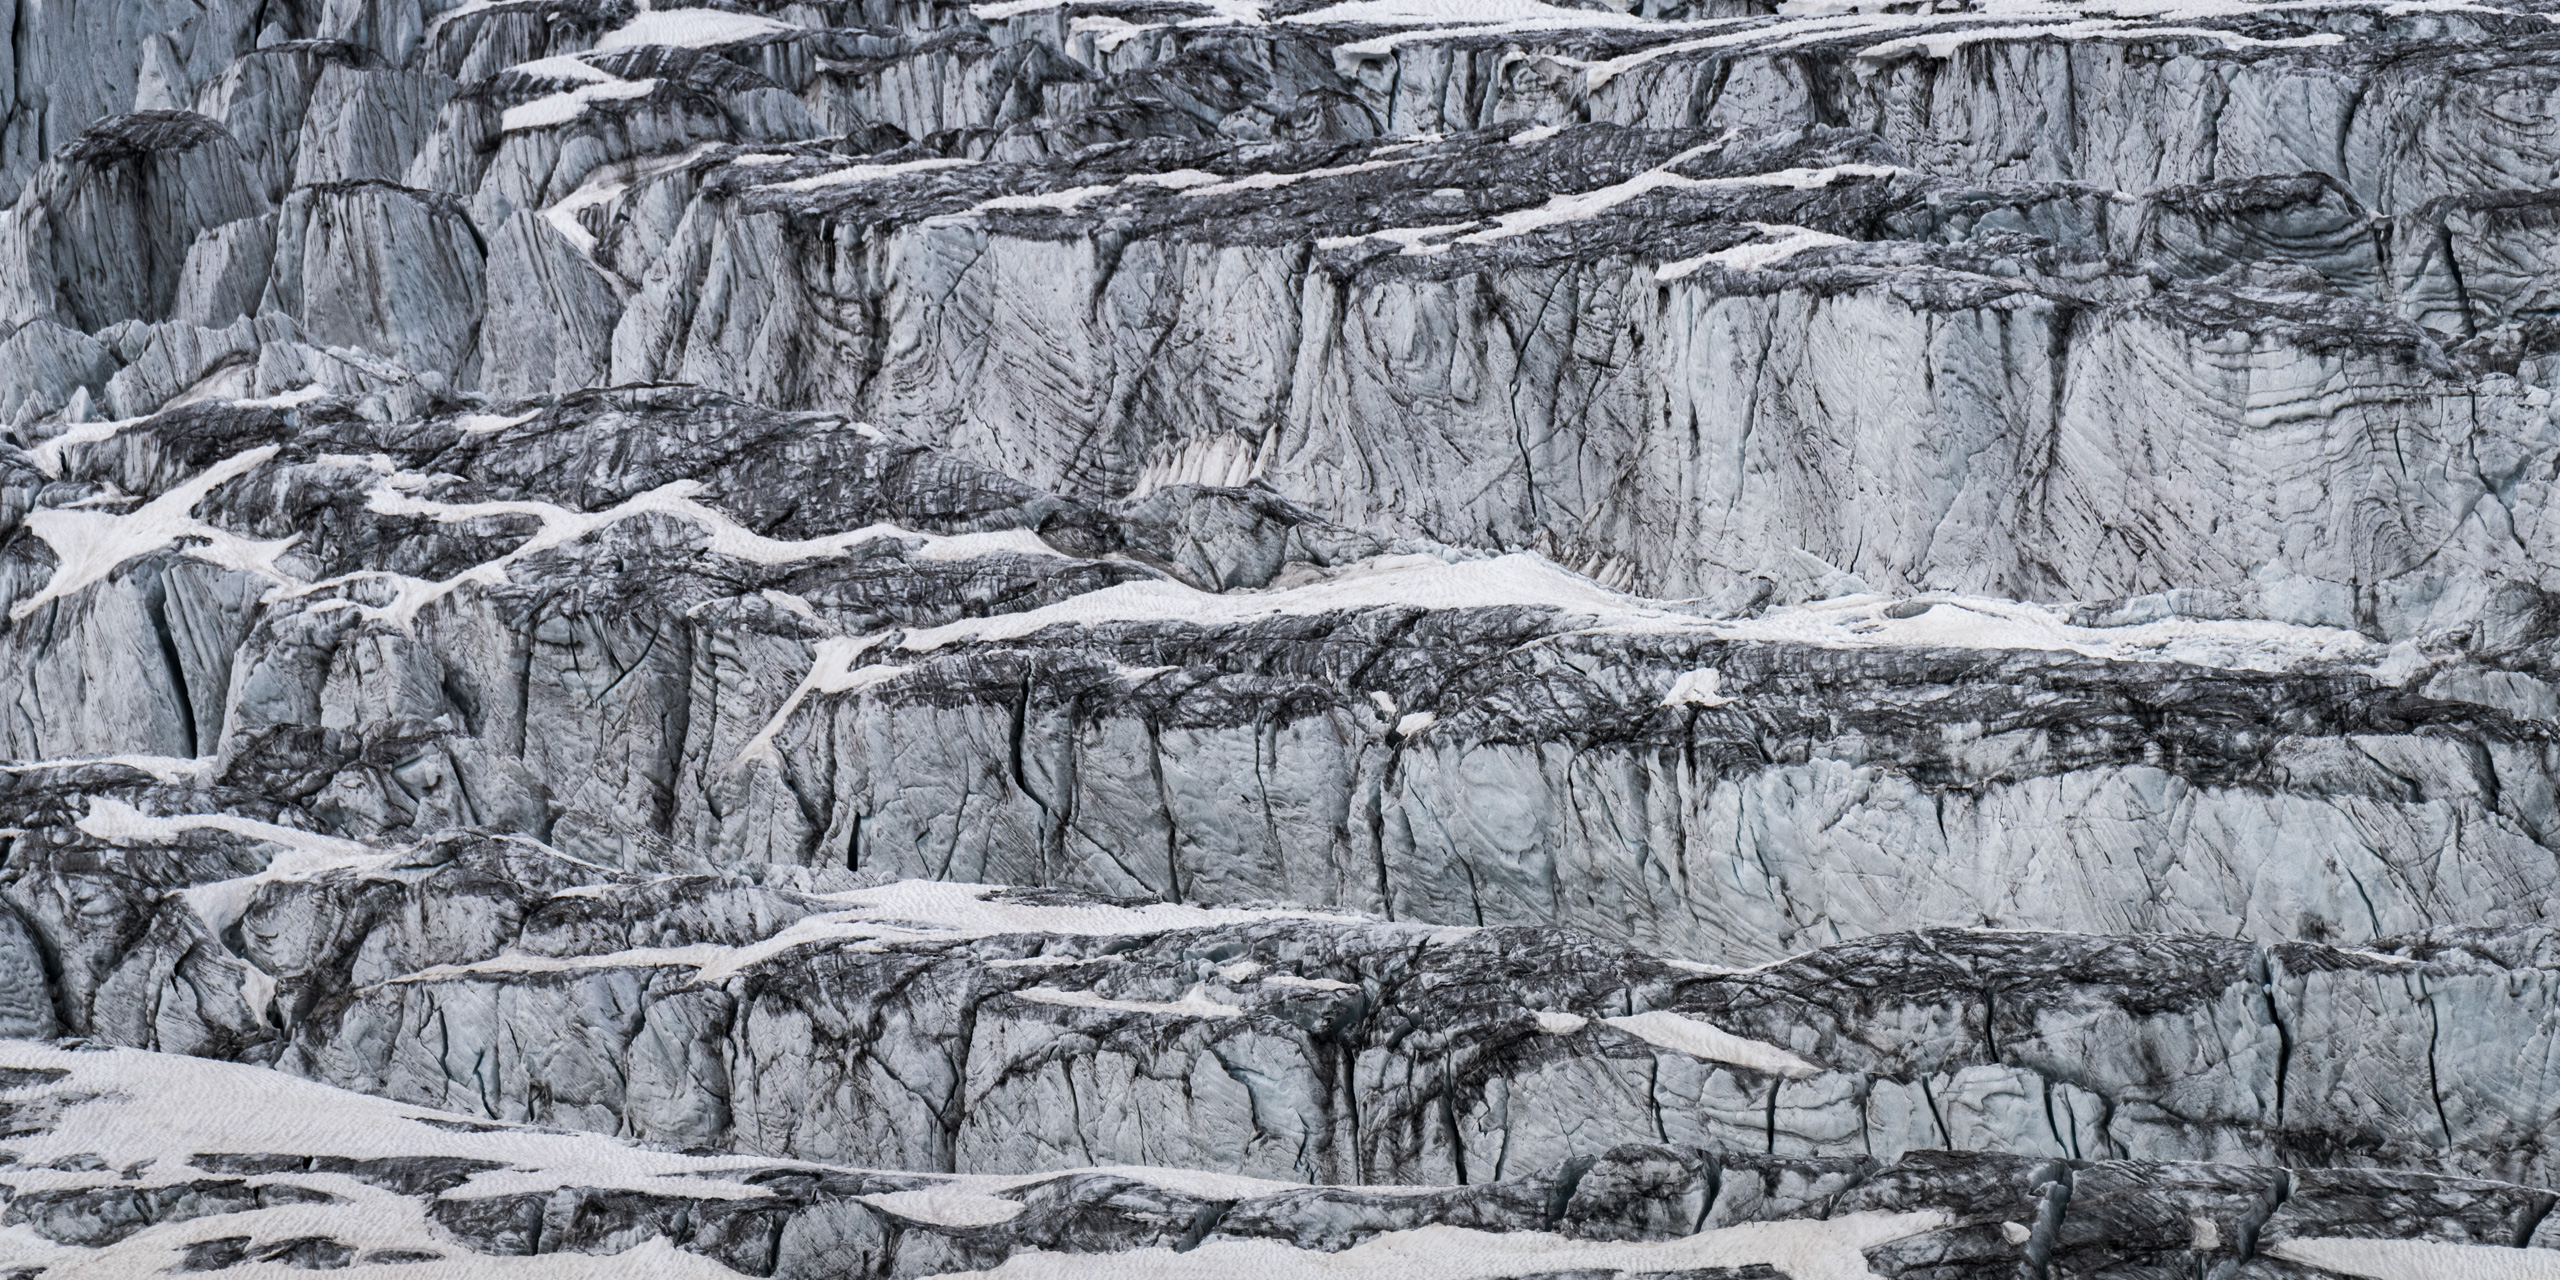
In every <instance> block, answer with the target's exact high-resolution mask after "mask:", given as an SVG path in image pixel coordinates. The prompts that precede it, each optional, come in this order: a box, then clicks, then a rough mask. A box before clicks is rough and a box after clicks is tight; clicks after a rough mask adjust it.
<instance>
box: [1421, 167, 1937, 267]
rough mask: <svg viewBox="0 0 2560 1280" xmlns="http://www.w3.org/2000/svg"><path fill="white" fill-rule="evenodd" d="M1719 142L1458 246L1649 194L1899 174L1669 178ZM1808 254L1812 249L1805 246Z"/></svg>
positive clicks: (1891, 170)
mask: <svg viewBox="0 0 2560 1280" xmlns="http://www.w3.org/2000/svg"><path fill="white" fill-rule="evenodd" d="M1723 146H1724V144H1723V143H1721V142H1712V143H1708V144H1706V145H1704V146H1698V147H1691V148H1690V149H1688V150H1686V151H1683V152H1681V153H1680V154H1679V155H1676V156H1673V157H1672V158H1671V159H1670V160H1668V161H1666V162H1664V163H1663V164H1662V165H1661V167H1659V168H1654V169H1647V170H1645V171H1644V172H1643V173H1639V174H1637V175H1636V176H1634V177H1632V178H1629V179H1627V180H1626V181H1624V182H1619V183H1612V184H1611V185H1609V186H1605V187H1600V188H1597V189H1594V190H1591V191H1581V192H1574V193H1571V194H1567V195H1556V196H1550V197H1548V198H1547V202H1546V203H1545V204H1543V205H1540V206H1538V207H1537V208H1534V209H1517V210H1513V211H1512V212H1510V213H1506V214H1502V215H1500V216H1499V217H1497V218H1495V219H1494V224H1495V225H1493V226H1491V227H1489V228H1487V229H1485V230H1483V231H1478V232H1475V233H1473V234H1470V235H1464V236H1460V237H1458V240H1457V243H1459V244H1491V243H1492V242H1494V241H1496V240H1503V239H1508V238H1510V237H1512V236H1517V235H1526V234H1528V233H1529V232H1532V231H1538V230H1543V229H1545V228H1547V227H1552V226H1559V225H1562V224H1564V223H1567V222H1579V221H1582V220H1583V219H1586V218H1593V217H1597V216H1599V215H1600V214H1602V213H1606V212H1607V211H1609V210H1611V209H1614V208H1616V207H1618V206H1619V205H1622V204H1625V203H1626V202H1628V201H1630V200H1633V199H1635V198H1636V197H1638V196H1641V195H1644V194H1645V193H1647V192H1651V191H1664V190H1681V191H1704V190H1712V189H1716V188H1732V187H1793V188H1795V189H1797V190H1799V191H1803V190H1811V189H1813V188H1815V187H1827V186H1830V185H1831V184H1832V183H1834V182H1837V181H1839V180H1841V179H1843V178H1884V177H1891V176H1892V175H1894V174H1897V173H1900V172H1902V170H1900V169H1898V168H1896V167H1894V166H1892V165H1881V164H1836V165H1830V166H1827V167H1824V168H1820V169H1807V168H1794V169H1780V170H1777V171H1776V172H1773V173H1754V174H1746V175H1742V176H1738V177H1729V178H1691V177H1685V176H1683V175H1681V174H1678V173H1675V172H1673V170H1674V169H1676V168H1678V167H1679V166H1680V165H1682V164H1685V163H1687V162H1688V161H1690V160H1693V159H1696V158H1697V157H1699V156H1702V155H1707V154H1709V153H1711V152H1714V151H1717V150H1720V149H1722V147H1723ZM1805 247H1807V248H1810V247H1812V246H1810V245H1808V246H1805Z"/></svg>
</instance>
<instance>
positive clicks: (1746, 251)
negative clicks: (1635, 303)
mask: <svg viewBox="0 0 2560 1280" xmlns="http://www.w3.org/2000/svg"><path fill="white" fill-rule="evenodd" d="M1751 225H1752V226H1754V227H1756V228H1758V229H1759V230H1760V232H1761V233H1762V234H1763V235H1771V236H1776V237H1777V238H1776V239H1774V240H1755V241H1752V242H1751V243H1749V244H1738V245H1735V246H1733V247H1732V248H1730V249H1719V250H1717V251H1716V252H1714V253H1702V254H1699V255H1698V256H1697V257H1694V258H1683V259H1681V260H1680V261H1678V262H1666V263H1664V264H1662V265H1661V266H1659V267H1656V268H1654V272H1653V278H1654V279H1656V280H1664V281H1668V280H1679V279H1683V278H1685V277H1688V276H1691V275H1695V274H1696V273H1697V271H1698V269H1699V268H1700V267H1705V266H1711V265H1712V266H1718V267H1722V268H1724V269H1725V270H1727V271H1756V270H1759V269H1760V268H1762V267H1766V266H1770V265H1773V264H1775V263H1779V262H1784V261H1786V260H1787V259H1789V258H1792V257H1794V256H1796V255H1797V254H1799V253H1802V252H1804V251H1805V250H1807V249H1819V248H1822V247H1823V246H1825V245H1834V244H1848V243H1849V239H1848V238H1847V237H1846V236H1835V235H1833V234H1831V233H1830V232H1828V231H1815V230H1812V229H1810V228H1807V227H1791V226H1785V225H1782V224H1776V223H1768V222H1755V223H1752V224H1751Z"/></svg>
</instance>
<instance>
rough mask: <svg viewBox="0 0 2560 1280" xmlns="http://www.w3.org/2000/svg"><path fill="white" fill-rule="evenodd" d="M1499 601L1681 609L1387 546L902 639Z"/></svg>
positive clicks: (938, 640) (1645, 613)
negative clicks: (1310, 577) (1212, 587)
mask: <svg viewBox="0 0 2560 1280" xmlns="http://www.w3.org/2000/svg"><path fill="white" fill-rule="evenodd" d="M1498 605H1522V606H1544V607H1554V608H1558V609H1565V610H1571V611H1579V612H1586V613H1591V614H1596V615H1600V616H1603V617H1610V618H1626V619H1629V620H1633V619H1635V618H1637V617H1639V616H1641V617H1644V618H1654V617H1664V618H1669V617H1678V616H1680V615H1672V614H1664V613H1661V612H1660V611H1658V610H1651V609H1646V608H1643V607H1642V606H1640V605H1638V604H1636V603H1635V602H1633V601H1631V600H1630V599H1629V598H1627V597H1624V596H1621V595H1618V594H1617V593H1615V592H1612V591H1610V590H1608V589H1606V588H1604V587H1601V586H1600V585H1598V584H1596V583H1594V582H1592V581H1591V580H1590V579H1587V578H1583V577H1580V576H1578V575H1575V574H1571V573H1567V572H1566V571H1564V570H1563V569H1559V568H1557V567H1556V566H1555V565H1554V564H1553V563H1552V562H1550V561H1548V560H1546V559H1544V558H1542V557H1539V556H1536V555H1533V554H1529V553H1525V552H1523V553H1515V554H1512V555H1507V556H1495V557H1491V558H1488V559H1483V560H1469V561H1465V562H1462V563H1459V564H1449V563H1447V562H1444V561H1441V560H1439V559H1436V558H1434V557H1431V556H1425V555H1412V556H1381V557H1377V558H1375V559H1372V560H1369V561H1366V562H1364V563H1363V564H1361V565H1359V566H1357V567H1354V568H1352V569H1350V570H1347V571H1346V572H1344V573H1342V574H1340V575H1338V576H1336V577H1333V578H1330V579H1327V580H1325V581H1322V582H1316V583H1310V584H1308V585H1305V586H1299V587H1285V588H1279V589H1275V590H1267V591H1230V592H1223V593H1218V594H1211V593H1209V592H1205V591H1200V590H1197V589H1195V588H1192V587H1187V586H1184V585H1182V584H1180V583H1177V582H1165V581H1148V582H1124V583H1121V584H1119V585H1117V586H1111V587H1105V588H1103V589H1102V590H1099V591H1089V592H1086V593H1085V594H1083V595H1080V596H1075V597H1073V598H1071V599H1067V600H1061V601H1059V602H1058V603H1056V604H1052V605H1045V606H1043V607H1041V608H1038V609H1030V610H1025V611H1023V612H1021V613H1008V614H999V615H996V616H993V617H986V618H970V619H965V620H963V621H960V622H955V623H951V624H949V625H947V626H940V627H924V628H919V629H917V630H913V631H910V632H908V633H907V635H906V638H905V639H904V640H903V641H901V642H900V644H899V647H900V648H902V649H906V650H908V651H910V652H929V651H931V650H934V649H939V648H942V647H944V646H945V645H952V644H963V643H968V642H972V641H1005V640H1015V639H1020V638H1021V637H1023V636H1027V635H1031V634H1033V633H1034V632H1038V631H1041V630H1043V629H1045V628H1048V627H1055V626H1090V625H1093V624H1096V623H1103V622H1118V621H1141V620H1150V619H1161V620H1165V621H1180V622H1193V623H1200V624H1218V623H1232V622H1242V621H1247V620H1250V619H1254V618H1267V617H1273V616H1299V617H1303V616H1308V615H1313V614H1321V613H1331V612H1336V611H1340V610H1353V609H1374V608H1382V607H1390V606H1415V607H1420V608H1425V609H1463V608H1477V607H1491V606H1498Z"/></svg>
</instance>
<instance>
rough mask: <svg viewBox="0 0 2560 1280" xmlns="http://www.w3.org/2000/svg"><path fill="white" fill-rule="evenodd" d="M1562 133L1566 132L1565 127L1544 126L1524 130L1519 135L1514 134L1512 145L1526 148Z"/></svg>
mask: <svg viewBox="0 0 2560 1280" xmlns="http://www.w3.org/2000/svg"><path fill="white" fill-rule="evenodd" d="M1562 132H1564V126H1563V125H1560V124H1542V125H1539V126H1537V127H1535V128H1531V129H1523V130H1521V131H1520V132H1518V133H1515V134H1512V135H1511V145H1512V146H1515V147H1525V146H1527V145H1529V144H1530V143H1532V142H1544V141H1546V140H1547V139H1549V138H1552V137H1554V136H1556V135H1557V134H1559V133H1562Z"/></svg>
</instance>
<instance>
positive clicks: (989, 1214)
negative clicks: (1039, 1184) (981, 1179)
mask: <svg viewBox="0 0 2560 1280" xmlns="http://www.w3.org/2000/svg"><path fill="white" fill-rule="evenodd" d="M856 1199H859V1200H861V1201H862V1202H863V1203H864V1204H868V1205H871V1206H874V1207H876V1208H880V1209H886V1210H888V1211H889V1212H891V1213H894V1214H897V1215H898V1216H899V1217H902V1218H912V1219H914V1220H916V1221H918V1222H931V1223H935V1224H937V1225H940V1226H945V1227H993V1226H1001V1225H1003V1224H1004V1223H1007V1222H1011V1221H1013V1220H1014V1219H1015V1218H1018V1217H1020V1216H1022V1202H1021V1201H1019V1200H1007V1199H1005V1198H1003V1197H1002V1196H991V1195H988V1194H987V1193H985V1192H983V1191H975V1190H971V1189H970V1188H969V1187H968V1186H966V1185H965V1184H945V1185H943V1186H938V1187H918V1188H916V1189H914V1190H912V1191H884V1192H879V1193H876V1194H873V1195H867V1196H858V1197H856Z"/></svg>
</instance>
